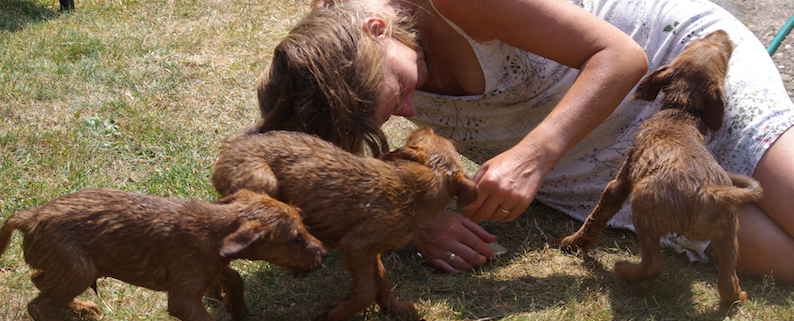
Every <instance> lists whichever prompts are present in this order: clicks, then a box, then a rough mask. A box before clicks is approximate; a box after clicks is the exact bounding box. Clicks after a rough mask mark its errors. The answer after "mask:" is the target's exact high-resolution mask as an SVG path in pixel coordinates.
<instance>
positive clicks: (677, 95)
mask: <svg viewBox="0 0 794 321" xmlns="http://www.w3.org/2000/svg"><path fill="white" fill-rule="evenodd" d="M732 53H733V43H732V42H731V40H730V38H728V34H727V33H726V32H725V31H723V30H717V31H714V32H712V33H710V34H708V35H707V36H706V37H704V38H701V39H698V40H694V41H692V42H691V43H690V44H689V45H687V46H686V48H684V50H683V51H682V52H681V53H680V54H679V55H678V57H676V58H675V59H674V60H673V62H671V63H670V64H669V65H665V66H662V67H660V68H659V69H656V70H655V71H653V72H652V73H650V74H649V75H647V76H645V78H643V79H642V80H641V81H640V83H639V85H637V90H636V92H635V98H637V99H643V100H655V99H656V96H657V95H658V94H659V92H660V91H663V92H664V98H663V99H662V108H677V109H681V110H685V111H688V112H690V113H692V114H694V115H696V116H699V117H700V119H701V120H702V121H703V123H704V124H705V125H706V127H708V128H709V129H711V130H712V131H717V130H719V129H720V127H721V126H722V119H723V117H724V114H725V102H724V98H723V97H724V91H725V89H724V87H725V75H726V74H727V72H728V61H729V60H730V57H731V54H732Z"/></svg>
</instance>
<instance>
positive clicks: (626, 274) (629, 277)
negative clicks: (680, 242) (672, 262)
mask: <svg viewBox="0 0 794 321" xmlns="http://www.w3.org/2000/svg"><path fill="white" fill-rule="evenodd" d="M659 272H660V271H659V270H658V269H651V268H650V267H648V266H646V265H643V264H642V263H640V264H637V263H631V262H628V261H620V262H617V263H615V274H617V276H618V277H619V278H621V279H624V280H626V281H639V280H645V279H648V278H651V277H654V276H656V275H658V274H659Z"/></svg>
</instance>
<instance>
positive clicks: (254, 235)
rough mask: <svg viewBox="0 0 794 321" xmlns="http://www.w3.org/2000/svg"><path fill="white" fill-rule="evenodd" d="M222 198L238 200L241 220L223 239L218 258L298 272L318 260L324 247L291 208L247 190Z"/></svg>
mask: <svg viewBox="0 0 794 321" xmlns="http://www.w3.org/2000/svg"><path fill="white" fill-rule="evenodd" d="M224 200H225V201H227V202H233V203H236V204H237V203H242V204H240V205H243V206H241V207H240V208H241V211H243V213H242V215H241V216H242V217H243V220H244V222H243V223H242V224H241V225H240V226H239V228H237V230H236V231H234V232H232V233H231V234H229V235H227V236H226V237H225V238H224V239H223V244H222V246H221V252H220V254H221V256H222V257H224V258H229V259H238V258H244V259H249V260H265V261H268V262H270V263H273V264H275V265H278V266H282V267H285V268H289V269H293V270H300V271H310V270H313V269H315V268H317V267H318V266H319V265H320V264H321V263H322V259H323V257H324V256H325V254H326V250H325V247H324V246H323V244H322V242H320V240H318V239H317V238H315V237H314V236H313V235H311V234H310V233H309V231H308V230H306V227H305V226H304V225H303V220H302V218H301V216H300V214H299V213H298V210H297V209H296V208H295V207H293V206H290V205H287V204H285V203H282V202H279V201H277V200H275V199H273V198H271V197H269V196H267V195H265V194H258V193H253V192H250V191H247V190H241V191H240V192H237V193H235V194H233V195H231V196H229V197H227V198H225V199H224Z"/></svg>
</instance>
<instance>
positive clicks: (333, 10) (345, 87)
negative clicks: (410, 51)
mask: <svg viewBox="0 0 794 321" xmlns="http://www.w3.org/2000/svg"><path fill="white" fill-rule="evenodd" d="M368 2H369V1H362V0H350V1H345V2H340V3H333V4H327V5H326V6H325V7H318V8H315V9H314V10H312V12H311V13H309V14H308V15H307V16H306V17H304V18H303V19H302V20H301V21H300V22H298V24H297V25H296V26H295V27H294V28H293V29H292V30H291V31H290V32H289V34H288V35H287V36H286V37H285V38H284V39H283V40H282V41H281V42H280V43H279V44H278V45H277V46H276V48H275V50H274V52H273V60H272V62H271V65H270V68H269V69H268V70H266V71H265V72H263V74H262V76H260V79H259V84H258V87H257V94H258V99H259V109H260V111H261V114H262V120H261V121H260V122H259V124H258V125H257V128H256V131H257V132H265V131H268V130H277V129H281V130H294V131H302V132H306V133H310V134H314V135H317V136H319V137H321V138H323V139H325V140H328V141H331V142H333V143H335V144H337V145H338V146H340V147H342V148H343V149H345V150H348V151H351V152H355V153H362V152H364V146H365V145H366V146H367V147H368V148H369V150H370V152H371V153H372V154H374V155H380V154H382V153H384V152H385V151H387V150H388V144H387V142H386V138H385V135H384V134H383V132H382V131H381V130H380V128H379V125H378V124H375V122H374V119H373V113H374V110H375V102H376V98H377V95H378V92H379V91H380V89H381V86H382V84H383V63H384V62H383V59H384V58H383V57H384V54H383V52H382V48H381V46H379V44H378V42H377V39H375V38H374V37H373V36H371V35H369V34H368V33H367V32H366V31H365V30H364V28H363V23H364V21H365V19H367V18H368V17H378V18H382V19H384V20H385V21H386V22H387V26H388V28H387V30H386V35H387V36H390V37H393V38H395V39H397V40H398V41H401V42H403V43H405V44H406V45H408V46H410V47H413V48H415V47H416V40H415V36H414V32H413V31H412V29H413V28H412V24H411V21H412V20H413V19H411V18H410V16H408V15H406V14H404V13H402V12H399V11H397V10H392V9H393V8H380V9H388V10H376V9H378V8H375V7H374V6H373V5H371V4H368ZM376 11H379V12H376Z"/></svg>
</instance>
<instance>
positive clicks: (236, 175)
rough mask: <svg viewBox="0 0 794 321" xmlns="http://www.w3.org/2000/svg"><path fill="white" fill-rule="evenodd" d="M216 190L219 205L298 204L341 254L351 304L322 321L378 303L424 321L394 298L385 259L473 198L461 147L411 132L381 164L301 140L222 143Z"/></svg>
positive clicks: (258, 137) (266, 137)
mask: <svg viewBox="0 0 794 321" xmlns="http://www.w3.org/2000/svg"><path fill="white" fill-rule="evenodd" d="M212 183H213V185H214V186H215V188H216V189H217V190H218V192H220V193H221V195H227V194H229V193H233V192H235V191H237V190H239V189H241V188H245V189H250V190H253V191H256V192H263V193H268V194H270V195H273V196H274V197H275V198H277V199H279V200H281V201H284V202H288V203H290V204H294V205H295V206H297V207H298V208H300V209H301V215H303V221H304V223H305V224H306V226H307V228H308V229H309V231H311V233H312V234H313V235H315V236H317V238H319V239H320V240H321V241H323V243H324V244H325V245H326V246H328V247H329V248H339V249H340V250H341V251H342V252H343V253H344V256H345V263H346V266H347V269H348V270H349V271H350V272H351V274H352V277H353V289H352V294H351V297H350V298H349V299H348V300H347V301H344V302H341V303H339V304H337V305H336V306H335V307H334V308H333V309H332V310H331V311H329V312H328V313H327V314H326V315H325V316H324V320H346V319H348V318H350V317H351V316H353V315H354V314H355V313H357V312H359V311H361V310H363V309H365V308H367V307H368V306H370V305H371V304H372V303H373V302H377V303H378V305H380V307H381V308H383V309H385V310H387V311H391V312H395V313H398V314H402V315H404V316H408V317H412V318H417V317H418V315H417V313H416V310H415V309H414V308H413V305H412V304H409V303H404V302H400V301H398V300H397V299H396V298H395V297H394V296H393V295H392V292H391V288H392V285H391V282H389V280H388V279H387V278H386V271H385V269H384V267H383V263H382V262H381V258H380V256H381V253H383V252H385V251H387V250H391V249H396V248H400V247H403V246H405V245H407V244H408V243H409V242H410V241H411V239H412V238H413V233H414V231H415V230H416V229H417V227H418V226H419V225H420V224H422V222H423V221H425V220H428V219H430V218H431V217H433V216H435V215H437V214H439V213H441V212H442V210H443V209H444V208H445V207H446V206H447V203H448V202H449V201H450V200H451V199H452V198H453V197H454V196H457V197H458V202H459V203H463V204H466V203H468V202H471V201H473V200H474V199H475V198H476V189H475V187H474V182H472V181H471V180H470V179H468V178H467V177H466V176H465V175H464V173H463V171H462V167H461V164H460V162H459V159H458V153H457V151H456V150H455V147H454V146H453V145H452V143H451V142H449V141H448V140H446V139H444V138H443V137H440V136H438V135H436V134H435V133H433V131H432V130H431V129H419V130H416V131H414V132H413V133H411V135H410V136H409V137H408V141H407V143H406V145H405V146H404V147H402V148H399V149H397V150H395V151H393V152H391V153H389V154H387V155H385V157H384V159H383V160H382V159H376V158H372V157H362V156H356V155H353V154H351V153H348V152H346V151H344V150H342V149H340V148H338V147H336V146H335V145H333V144H331V143H328V142H326V141H324V140H322V139H320V138H317V137H314V136H310V135H307V134H303V133H295V132H285V131H271V132H267V133H264V134H249V135H243V136H239V137H235V138H232V139H229V140H227V141H226V142H225V144H224V146H223V147H222V149H221V154H220V157H219V159H218V160H217V161H216V163H215V166H214V173H213V175H212Z"/></svg>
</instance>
